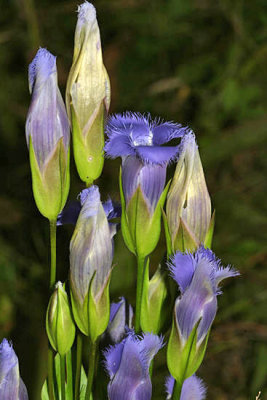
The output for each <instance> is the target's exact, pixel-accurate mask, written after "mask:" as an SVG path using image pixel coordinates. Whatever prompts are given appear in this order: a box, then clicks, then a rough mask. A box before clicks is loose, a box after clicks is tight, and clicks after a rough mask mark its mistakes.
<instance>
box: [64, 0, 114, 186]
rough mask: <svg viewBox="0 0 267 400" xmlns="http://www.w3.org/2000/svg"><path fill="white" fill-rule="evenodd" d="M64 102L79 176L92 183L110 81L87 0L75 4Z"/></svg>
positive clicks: (98, 159) (100, 158)
mask: <svg viewBox="0 0 267 400" xmlns="http://www.w3.org/2000/svg"><path fill="white" fill-rule="evenodd" d="M66 104H67V109H68V114H69V117H70V120H71V122H72V133H73V151H74V159H75V163H76V167H77V170H78V173H79V175H80V178H81V180H82V181H84V182H86V183H87V184H91V183H92V182H93V181H94V180H95V179H97V178H98V177H99V176H100V174H101V172H102V168H103V162H104V153H103V147H104V118H105V115H106V114H107V112H108V109H109V104H110V83H109V78H108V74H107V71H106V69H105V67H104V64H103V59H102V50H101V40H100V33H99V27H98V23H97V19H96V10H95V8H94V6H93V5H92V4H91V3H89V2H87V1H85V2H84V3H83V4H82V5H80V6H79V8H78V21H77V26H76V31H75V43H74V54H73V62H72V66H71V70H70V73H69V77H68V82H67V88H66Z"/></svg>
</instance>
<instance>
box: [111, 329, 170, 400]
mask: <svg viewBox="0 0 267 400" xmlns="http://www.w3.org/2000/svg"><path fill="white" fill-rule="evenodd" d="M162 345H163V344H162V338H160V337H158V336H156V335H152V334H145V335H143V336H141V337H139V336H135V335H134V334H133V333H129V335H128V336H127V338H126V339H124V340H123V341H122V342H121V343H119V344H116V345H115V346H113V347H110V348H109V349H108V350H106V351H105V353H104V355H105V359H106V362H105V364H106V369H107V372H108V374H109V377H110V383H109V385H108V397H109V400H118V399H120V400H132V399H135V400H150V399H151V396H152V384H151V380H150V375H149V366H150V363H151V361H152V359H153V358H154V356H155V355H156V354H157V352H158V351H159V350H160V349H161V347H162Z"/></svg>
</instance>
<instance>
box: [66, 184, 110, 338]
mask: <svg viewBox="0 0 267 400" xmlns="http://www.w3.org/2000/svg"><path fill="white" fill-rule="evenodd" d="M80 200H81V204H82V209H81V212H80V214H79V218H78V221H77V224H76V227H75V230H74V233H73V236H72V239H71V243H70V285H71V294H72V304H73V311H74V317H75V320H76V323H77V325H78V327H79V328H80V330H81V331H82V332H83V333H84V334H86V335H89V336H90V337H91V340H92V341H93V342H94V341H95V340H96V338H97V337H98V336H99V335H101V334H102V333H103V332H104V330H105V329H106V327H107V325H108V321H109V308H110V305H109V281H110V275H111V264H112V259H113V243H112V237H113V235H114V233H115V232H114V229H110V227H109V223H108V220H107V216H106V213H105V210H104V208H103V205H102V203H101V201H100V193H99V189H98V187H97V186H91V187H90V188H89V189H85V190H83V191H82V192H81V194H80Z"/></svg>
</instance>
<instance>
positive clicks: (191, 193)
mask: <svg viewBox="0 0 267 400" xmlns="http://www.w3.org/2000/svg"><path fill="white" fill-rule="evenodd" d="M166 216H167V223H168V230H169V235H170V241H171V247H172V252H174V251H177V250H180V251H186V250H188V251H195V250H196V249H197V248H198V247H199V245H200V244H201V243H203V244H204V245H205V246H208V247H210V245H211V238H212V232H213V225H214V218H211V202H210V196H209V193H208V189H207V186H206V181H205V176H204V172H203V168H202V164H201V160H200V156H199V151H198V147H197V144H196V141H195V136H194V134H193V133H192V132H189V133H188V134H187V135H186V136H185V137H184V139H183V141H182V144H181V153H180V156H179V160H178V163H177V166H176V170H175V174H174V177H173V180H172V184H171V187H170V190H169V193H168V196H167V204H166Z"/></svg>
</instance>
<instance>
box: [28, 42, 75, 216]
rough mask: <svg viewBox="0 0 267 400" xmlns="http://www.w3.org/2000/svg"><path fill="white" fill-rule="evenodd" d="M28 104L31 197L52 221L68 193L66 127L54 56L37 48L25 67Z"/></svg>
mask: <svg viewBox="0 0 267 400" xmlns="http://www.w3.org/2000/svg"><path fill="white" fill-rule="evenodd" d="M29 87H30V93H32V100H31V105H30V108H29V112H28V115H27V121H26V139H27V144H28V147H29V153H30V165H31V172H32V185H33V193H34V198H35V201H36V204H37V207H38V208H39V211H40V212H41V213H42V214H43V215H44V216H45V217H47V218H48V219H50V220H53V221H55V220H56V219H57V216H58V214H59V212H60V211H61V210H62V208H63V207H64V205H65V202H66V199H67V196H68V192H69V141H70V132H69V131H70V128H69V121H68V117H67V113H66V110H65V106H64V103H63V100H62V97H61V94H60V91H59V88H58V85H57V68H56V57H54V56H53V55H52V54H51V53H49V51H47V50H46V49H39V50H38V52H37V54H36V56H35V58H34V60H33V61H32V63H31V64H30V66H29Z"/></svg>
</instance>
